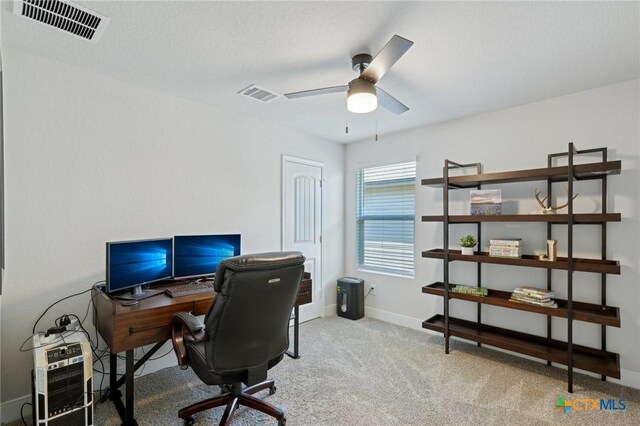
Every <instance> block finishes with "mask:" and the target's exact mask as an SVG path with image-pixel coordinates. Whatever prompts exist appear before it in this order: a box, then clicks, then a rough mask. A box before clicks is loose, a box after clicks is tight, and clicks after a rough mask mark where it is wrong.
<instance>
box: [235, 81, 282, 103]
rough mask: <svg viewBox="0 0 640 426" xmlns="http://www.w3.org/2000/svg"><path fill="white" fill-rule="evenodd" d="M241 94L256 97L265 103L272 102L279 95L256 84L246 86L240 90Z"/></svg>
mask: <svg viewBox="0 0 640 426" xmlns="http://www.w3.org/2000/svg"><path fill="white" fill-rule="evenodd" d="M238 94H239V95H242V96H246V97H248V98H251V99H255V100H256V101H260V102H263V103H268V102H271V101H272V100H274V99H276V98H277V97H278V96H279V95H277V94H275V93H273V92H270V91H269V90H267V89H263V88H262V87H258V86H256V85H255V84H252V85H251V86H249V87H245V88H244V89H242V90H241V91H239V92H238Z"/></svg>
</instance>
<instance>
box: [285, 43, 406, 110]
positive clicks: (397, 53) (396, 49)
mask: <svg viewBox="0 0 640 426" xmlns="http://www.w3.org/2000/svg"><path fill="white" fill-rule="evenodd" d="M412 45H413V42H412V41H411V40H407V39H406V38H403V37H400V36H398V35H394V36H393V37H391V40H389V42H388V43H387V44H386V45H385V46H384V47H383V48H382V50H381V51H380V52H379V53H378V54H377V55H376V57H375V58H372V57H371V55H369V54H366V53H360V54H358V55H356V56H354V57H353V58H351V67H352V68H353V70H354V71H356V72H359V73H360V75H359V76H358V77H357V78H354V79H353V80H351V81H350V82H349V84H348V85H344V86H332V87H324V88H322V89H313V90H304V91H302V92H293V93H285V95H284V96H286V97H287V98H289V99H295V98H303V97H306V96H316V95H326V94H329V93H341V92H347V109H348V110H349V111H351V112H355V113H359V114H362V113H367V112H371V111H374V110H375V109H376V108H377V107H378V103H380V105H382V106H383V107H385V108H386V109H388V110H389V111H391V112H393V113H394V114H402V113H403V112H406V111H408V110H409V107H407V106H406V105H405V104H403V103H402V102H400V101H399V100H397V99H396V98H394V97H393V96H391V95H390V94H388V93H387V92H385V91H384V90H382V89H381V88H380V87H378V86H376V83H378V81H379V80H380V79H381V78H382V76H384V75H385V74H386V73H387V71H389V68H391V67H392V66H393V64H395V63H396V62H397V61H398V59H400V58H401V57H402V55H404V54H405V53H406V51H407V50H409V48H410V47H411V46H412Z"/></svg>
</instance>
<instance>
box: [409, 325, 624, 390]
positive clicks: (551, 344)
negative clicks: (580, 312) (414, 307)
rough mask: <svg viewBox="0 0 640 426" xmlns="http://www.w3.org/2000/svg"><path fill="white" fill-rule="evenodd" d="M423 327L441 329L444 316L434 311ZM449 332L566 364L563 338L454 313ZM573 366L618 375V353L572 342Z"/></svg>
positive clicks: (565, 348)
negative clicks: (559, 339)
mask: <svg viewBox="0 0 640 426" xmlns="http://www.w3.org/2000/svg"><path fill="white" fill-rule="evenodd" d="M422 327H423V328H426V329H429V330H432V331H436V332H440V333H444V316H442V315H436V316H434V317H432V318H429V319H428V320H426V321H423V323H422ZM449 332H450V334H451V335H452V336H457V337H461V338H463V339H467V340H471V341H473V342H479V343H483V344H486V345H489V346H495V347H497V348H501V349H506V350H509V351H513V352H517V353H521V354H525V355H529V356H533V357H535V358H539V359H543V360H546V361H551V362H555V363H557V364H562V365H567V358H568V352H567V351H568V349H567V343H566V342H561V341H558V340H553V339H547V338H546V337H540V336H535V335H533V334H527V333H520V332H517V331H513V330H508V329H505V328H499V327H493V326H490V325H485V324H478V323H476V322H472V321H466V320H461V319H458V318H453V317H449ZM573 366H574V367H575V368H579V369H581V370H586V371H590V372H592V373H596V374H601V375H605V376H608V377H614V378H616V379H619V378H620V357H619V355H618V354H615V353H611V352H606V351H602V350H599V349H593V348H589V347H586V346H580V345H573Z"/></svg>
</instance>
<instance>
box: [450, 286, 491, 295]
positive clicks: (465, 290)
mask: <svg viewBox="0 0 640 426" xmlns="http://www.w3.org/2000/svg"><path fill="white" fill-rule="evenodd" d="M450 291H451V292H453V293H461V294H470V295H472V296H482V297H484V296H487V295H488V294H489V290H487V289H486V288H485V287H473V286H470V285H456V286H455V287H453V288H452V289H451V290H450Z"/></svg>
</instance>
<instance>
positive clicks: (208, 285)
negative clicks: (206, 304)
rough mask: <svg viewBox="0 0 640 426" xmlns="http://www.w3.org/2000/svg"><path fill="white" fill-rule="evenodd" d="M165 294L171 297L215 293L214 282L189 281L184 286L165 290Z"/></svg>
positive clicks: (180, 285) (175, 286)
mask: <svg viewBox="0 0 640 426" xmlns="http://www.w3.org/2000/svg"><path fill="white" fill-rule="evenodd" d="M164 292H165V293H166V294H167V295H169V296H171V297H181V296H189V295H192V294H199V293H213V292H214V290H213V280H207V281H205V280H203V281H188V282H186V283H183V284H178V285H174V286H171V287H168V288H165V289H164Z"/></svg>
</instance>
